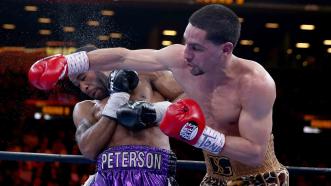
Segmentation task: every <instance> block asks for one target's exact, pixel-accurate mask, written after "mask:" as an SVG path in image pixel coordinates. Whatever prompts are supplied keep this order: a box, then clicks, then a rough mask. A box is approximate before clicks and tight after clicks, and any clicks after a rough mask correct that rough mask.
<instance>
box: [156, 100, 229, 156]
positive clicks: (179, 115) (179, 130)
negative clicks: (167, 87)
mask: <svg viewBox="0 0 331 186" xmlns="http://www.w3.org/2000/svg"><path fill="white" fill-rule="evenodd" d="M160 129H161V131H162V132H163V133H165V134H166V135H168V136H169V137H173V138H176V139H179V140H181V141H185V142H186V143H189V144H190V145H193V146H195V147H197V148H201V149H204V150H207V151H209V152H211V153H214V154H218V153H219V152H220V151H221V150H222V148H223V146H224V143H225V136H224V134H222V133H220V132H218V131H216V130H214V129H212V128H210V127H208V126H206V123H205V117H204V114H203V112H202V110H201V108H200V106H199V105H198V103H197V102H195V101H194V100H192V99H182V100H180V101H177V102H175V103H173V104H171V105H170V106H169V107H168V109H167V111H166V113H165V114H164V117H163V119H162V121H161V123H160Z"/></svg>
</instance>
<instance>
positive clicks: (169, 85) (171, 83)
mask: <svg viewBox="0 0 331 186" xmlns="http://www.w3.org/2000/svg"><path fill="white" fill-rule="evenodd" d="M151 83H152V86H153V87H154V88H155V90H156V91H158V92H159V93H160V94H161V95H162V96H163V97H164V98H165V99H166V100H169V101H171V102H173V101H176V100H178V99H181V98H184V97H185V94H184V91H183V89H182V87H181V86H180V85H179V84H178V83H177V81H176V80H175V79H174V77H173V75H172V72H170V71H158V72H154V76H153V79H152V81H151Z"/></svg>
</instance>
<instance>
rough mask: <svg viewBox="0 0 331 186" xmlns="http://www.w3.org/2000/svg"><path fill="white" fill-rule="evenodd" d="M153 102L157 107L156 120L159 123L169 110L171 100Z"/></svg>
mask: <svg viewBox="0 0 331 186" xmlns="http://www.w3.org/2000/svg"><path fill="white" fill-rule="evenodd" d="M153 104H154V108H155V112H156V119H155V122H156V123H157V124H159V123H160V121H161V120H162V118H163V115H164V113H165V112H166V111H167V109H168V107H169V105H171V102H169V101H162V102H157V103H153Z"/></svg>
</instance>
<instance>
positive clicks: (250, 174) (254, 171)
mask: <svg viewBox="0 0 331 186" xmlns="http://www.w3.org/2000/svg"><path fill="white" fill-rule="evenodd" d="M204 157H205V163H206V167H207V174H206V175H205V177H204V178H203V180H202V182H201V184H200V185H201V186H204V185H219V186H223V185H226V186H231V185H232V186H241V185H263V186H266V185H273V186H274V185H278V186H287V185H289V173H288V171H287V169H286V168H285V167H284V166H283V165H282V164H280V163H279V162H278V160H277V158H276V156H275V152H274V144H273V135H271V137H270V140H269V144H268V148H267V152H266V157H265V160H264V162H263V165H261V166H258V167H251V166H247V165H245V164H242V163H240V162H238V161H234V160H231V159H229V158H227V157H225V156H215V155H213V154H210V153H208V152H204Z"/></svg>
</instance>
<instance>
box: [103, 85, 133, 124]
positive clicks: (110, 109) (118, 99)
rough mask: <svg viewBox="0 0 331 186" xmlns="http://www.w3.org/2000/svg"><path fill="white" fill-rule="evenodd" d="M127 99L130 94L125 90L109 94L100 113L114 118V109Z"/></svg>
mask: <svg viewBox="0 0 331 186" xmlns="http://www.w3.org/2000/svg"><path fill="white" fill-rule="evenodd" d="M129 99H130V94H128V93H126V92H117V93H113V94H111V96H110V97H109V98H108V101H107V104H106V105H105V107H104V109H103V111H102V115H104V116H108V117H111V118H115V119H116V118H117V116H116V111H117V110H118V109H119V108H120V106H122V105H124V104H125V103H127V102H128V101H129Z"/></svg>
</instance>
